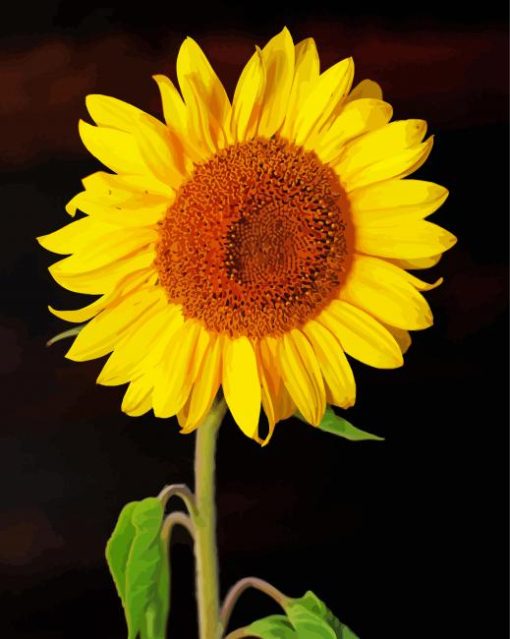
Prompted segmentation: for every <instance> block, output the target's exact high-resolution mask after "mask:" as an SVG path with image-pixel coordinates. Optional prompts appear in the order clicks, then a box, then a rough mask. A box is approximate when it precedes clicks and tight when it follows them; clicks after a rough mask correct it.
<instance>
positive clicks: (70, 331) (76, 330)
mask: <svg viewBox="0 0 510 639" xmlns="http://www.w3.org/2000/svg"><path fill="white" fill-rule="evenodd" d="M86 324H87V322H85V324H80V325H79V326H73V327H72V328H69V329H68V330H67V331H63V332H62V333H58V335H54V336H53V337H52V338H51V339H49V340H48V341H47V342H46V346H53V344H55V343H56V342H60V340H61V339H66V338H67V337H74V336H75V335H78V333H79V332H80V331H81V329H82V328H83V327H84V326H85V325H86Z"/></svg>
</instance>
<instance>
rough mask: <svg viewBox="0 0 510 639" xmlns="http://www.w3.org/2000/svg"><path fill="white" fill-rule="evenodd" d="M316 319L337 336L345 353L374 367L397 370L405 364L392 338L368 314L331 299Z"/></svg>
mask: <svg viewBox="0 0 510 639" xmlns="http://www.w3.org/2000/svg"><path fill="white" fill-rule="evenodd" d="M317 320H318V321H319V322H320V323H321V324H323V325H324V326H325V327H326V328H328V329H329V330H330V331H331V332H332V333H333V335H336V337H337V338H338V340H339V341H340V343H341V345H342V348H343V349H344V351H345V352H346V353H347V354H348V355H351V357H354V358H355V359H357V360H359V361H360V362H363V363H364V364H368V365H369V366H373V367H374V368H398V367H399V366H402V364H403V363H404V361H403V359H402V353H401V351H400V348H399V346H398V344H397V342H396V341H395V338H394V337H393V336H392V335H391V334H390V333H389V332H388V330H387V329H386V328H384V327H383V326H382V325H381V324H380V323H379V322H378V321H377V320H375V319H374V318H373V317H372V316H371V315H369V314H368V313H365V311H362V310H361V309H359V308H356V307H355V306H352V305H351V304H348V303H347V302H343V301H340V300H333V301H332V302H331V303H330V305H329V306H328V307H327V308H326V309H325V310H324V311H322V313H321V314H320V315H319V316H318V318H317Z"/></svg>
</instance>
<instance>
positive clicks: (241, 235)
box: [156, 137, 352, 339]
mask: <svg viewBox="0 0 510 639" xmlns="http://www.w3.org/2000/svg"><path fill="white" fill-rule="evenodd" d="M347 209H348V206H347V199H346V197H345V193H344V191H343V189H342V187H341V185H340V182H339V180H338V177H337V176H336V175H335V173H334V171H333V170H332V169H331V168H330V167H327V166H325V165H324V164H322V163H321V162H320V160H319V159H318V158H317V156H316V155H315V153H312V152H309V151H304V150H303V149H302V148H300V147H297V146H295V145H293V144H292V143H290V142H287V141H286V140H283V139H281V138H278V137H275V138H271V139H270V140H268V139H262V138H260V139H255V140H251V141H249V142H243V143H241V144H235V145H233V146H230V147H228V148H226V149H223V150H221V151H219V152H218V153H217V154H216V155H215V156H214V157H212V158H211V159H210V160H208V161H207V162H205V163H203V164H200V165H197V166H196V167H195V170H194V172H193V174H192V176H191V178H190V179H189V180H188V181H187V182H185V183H184V184H183V185H182V186H181V188H180V189H179V191H178V193H177V196H176V199H175V201H174V203H173V204H172V206H171V207H170V208H169V209H168V212H167V214H166V217H165V219H164V220H163V221H162V222H161V227H160V240H159V242H158V246H157V256H156V267H157V269H158V272H159V280H160V284H161V285H162V286H163V287H164V288H165V290H166V292H167V295H168V299H169V301H171V302H174V303H178V304H181V305H182V307H183V313H184V316H185V317H190V318H191V317H192V318H195V319H200V320H202V321H203V322H204V324H205V326H206V328H207V329H209V330H210V331H213V332H216V333H228V334H229V335H230V336H231V337H239V336H241V335H246V336H248V337H250V338H255V339H256V338H261V337H264V336H266V335H273V336H278V335H281V334H283V333H285V332H287V331H289V330H291V329H292V328H297V327H299V326H302V325H303V324H304V323H306V322H307V321H308V320H309V319H312V318H313V317H315V316H316V315H317V314H319V313H320V311H321V310H322V309H323V308H325V307H326V306H327V305H328V304H329V302H330V301H331V300H332V299H333V298H334V297H335V296H336V295H337V293H338V290H339V288H340V286H341V284H342V282H343V281H345V276H346V271H347V269H348V266H349V264H350V257H351V253H352V251H351V245H352V242H351V235H352V229H351V226H350V224H349V220H348V219H347V216H346V213H347V212H348V210H347Z"/></svg>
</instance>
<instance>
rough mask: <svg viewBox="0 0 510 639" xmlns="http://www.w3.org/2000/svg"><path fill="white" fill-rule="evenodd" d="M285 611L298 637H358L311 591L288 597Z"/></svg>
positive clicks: (301, 638)
mask: <svg viewBox="0 0 510 639" xmlns="http://www.w3.org/2000/svg"><path fill="white" fill-rule="evenodd" d="M285 611H286V612H287V615H288V618H289V619H290V621H291V622H292V625H293V626H294V628H295V629H296V632H297V636H298V638H299V639H358V637H356V635H355V634H354V633H353V632H352V630H350V629H349V628H348V627H347V626H346V625H345V624H343V623H341V622H340V621H339V620H338V619H337V618H336V617H335V615H333V613H332V612H331V611H330V610H329V609H328V608H327V606H326V604H325V603H324V602H323V601H321V600H320V599H319V598H318V597H317V596H316V595H315V594H314V593H313V592H310V591H308V592H307V593H305V594H304V595H303V597H301V598H300V599H290V600H289V602H288V604H287V605H286V607H285Z"/></svg>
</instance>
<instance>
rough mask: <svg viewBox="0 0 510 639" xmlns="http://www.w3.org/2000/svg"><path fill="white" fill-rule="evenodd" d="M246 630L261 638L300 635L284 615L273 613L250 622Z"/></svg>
mask: <svg viewBox="0 0 510 639" xmlns="http://www.w3.org/2000/svg"><path fill="white" fill-rule="evenodd" d="M246 631H247V632H249V633H250V634H251V635H253V636H254V637H259V639H298V635H297V634H296V631H295V630H294V629H293V627H292V626H291V625H290V622H289V620H288V619H287V617H285V616H284V615H271V616H269V617H264V619H259V620H258V621H254V622H253V623H252V624H250V625H249V626H248V627H247V628H246Z"/></svg>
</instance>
